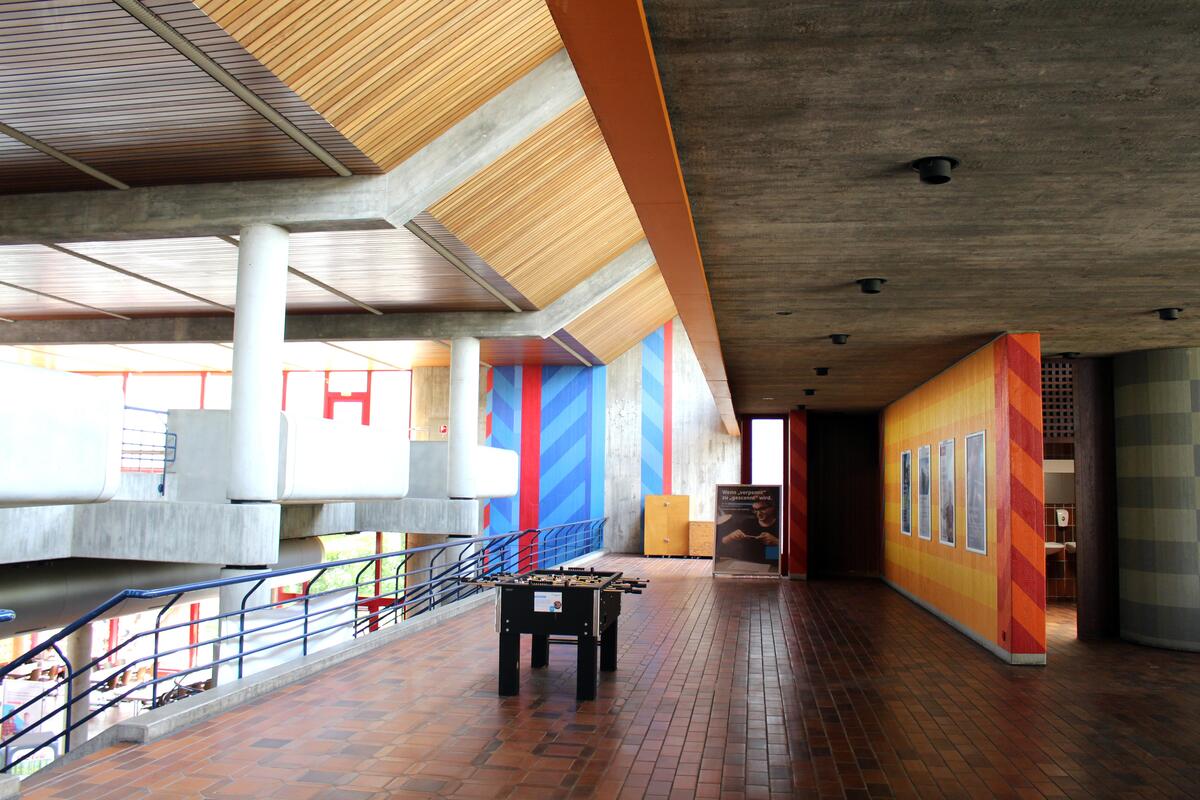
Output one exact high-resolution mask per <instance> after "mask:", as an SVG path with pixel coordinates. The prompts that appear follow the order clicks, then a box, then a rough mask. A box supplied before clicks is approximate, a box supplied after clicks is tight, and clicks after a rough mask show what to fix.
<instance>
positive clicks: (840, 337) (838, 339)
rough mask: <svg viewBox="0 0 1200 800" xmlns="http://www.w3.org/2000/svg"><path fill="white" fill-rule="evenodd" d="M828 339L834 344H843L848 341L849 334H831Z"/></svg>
mask: <svg viewBox="0 0 1200 800" xmlns="http://www.w3.org/2000/svg"><path fill="white" fill-rule="evenodd" d="M829 339H830V340H831V341H832V342H833V343H834V344H845V343H846V342H848V341H850V334H848V333H831V334H829Z"/></svg>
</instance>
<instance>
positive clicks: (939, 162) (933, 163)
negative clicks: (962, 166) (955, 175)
mask: <svg viewBox="0 0 1200 800" xmlns="http://www.w3.org/2000/svg"><path fill="white" fill-rule="evenodd" d="M958 164H959V161H958V159H957V158H955V157H954V156H925V157H924V158H918V159H917V160H916V161H914V162H912V168H913V169H915V170H916V171H917V172H918V173H919V174H920V176H921V183H932V184H939V183H949V182H950V171H951V170H953V169H954V168H955V167H957V166H958Z"/></svg>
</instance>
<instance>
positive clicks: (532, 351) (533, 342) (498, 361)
mask: <svg viewBox="0 0 1200 800" xmlns="http://www.w3.org/2000/svg"><path fill="white" fill-rule="evenodd" d="M479 357H480V359H481V360H483V361H484V363H487V364H491V365H492V366H494V367H499V366H505V365H509V364H555V365H565V366H573V367H579V366H582V364H580V362H579V360H578V359H576V358H575V357H574V356H573V355H571V354H570V353H568V352H567V351H566V350H564V349H562V348H561V347H559V346H558V345H557V344H555V343H554V342H552V341H550V340H549V339H484V340H483V341H482V342H480V343H479ZM449 363H450V362H449V360H447V361H446V364H449Z"/></svg>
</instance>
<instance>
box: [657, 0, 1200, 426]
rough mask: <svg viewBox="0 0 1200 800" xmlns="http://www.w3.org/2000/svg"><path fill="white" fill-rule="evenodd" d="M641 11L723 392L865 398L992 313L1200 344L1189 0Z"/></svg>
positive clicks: (985, 323)
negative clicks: (823, 373) (920, 170)
mask: <svg viewBox="0 0 1200 800" xmlns="http://www.w3.org/2000/svg"><path fill="white" fill-rule="evenodd" d="M645 10H646V15H647V19H648V24H649V29H650V33H651V38H652V41H653V45H654V50H655V55H656V58H657V61H658V68H659V71H660V74H661V77H662V83H663V89H664V93H665V96H666V102H667V107H668V110H669V112H670V116H671V123H672V126H673V130H674V134H675V140H676V145H677V147H678V151H679V157H680V161H681V164H682V168H683V174H684V178H685V182H686V185H687V190H688V193H689V196H690V198H691V202H692V210H693V214H694V217H695V223H696V230H697V234H698V237H699V241H700V247H701V251H702V254H703V257H704V264H705V267H706V271H707V274H708V281H709V287H710V291H711V293H712V298H713V306H714V309H715V313H716V318H717V326H718V331H719V334H720V339H721V347H722V351H723V353H724V357H725V363H726V365H727V369H728V372H729V379H730V385H731V388H732V391H733V396H734V402H735V405H736V406H737V408H738V410H739V411H742V412H767V411H780V410H784V409H786V408H788V407H790V406H792V405H793V404H796V403H807V404H808V406H809V407H810V408H816V409H870V408H878V407H881V406H883V405H885V404H886V403H888V402H890V401H892V400H894V399H896V398H897V397H899V396H901V395H902V394H904V393H905V392H906V391H907V390H909V389H911V388H912V387H914V386H915V385H917V384H919V383H921V382H922V381H924V380H926V379H927V378H929V377H931V376H932V375H933V374H936V373H937V372H938V371H939V370H941V369H943V368H945V367H946V366H948V365H950V364H951V363H953V362H954V361H956V360H957V359H959V358H961V357H962V356H964V355H966V354H967V353H968V352H970V351H971V350H972V349H974V348H975V347H977V346H979V345H980V344H982V343H984V342H985V341H987V340H988V339H989V338H991V337H992V336H994V335H996V334H997V333H1000V332H1003V331H1013V330H1035V331H1040V332H1041V333H1042V337H1043V352H1045V353H1047V354H1050V353H1057V352H1060V351H1079V352H1082V353H1084V354H1107V353H1114V352H1120V351H1127V350H1134V349H1142V348H1153V347H1166V346H1179V345H1185V344H1198V343H1200V283H1198V282H1197V281H1196V280H1195V269H1196V266H1197V265H1200V136H1198V135H1197V133H1198V129H1197V119H1198V117H1197V111H1198V107H1200V44H1198V42H1200V38H1198V37H1200V4H1196V3H1194V2H1189V0H1160V1H1159V2H1136V3H1135V2H1118V1H1117V0H1095V1H1094V2H1089V3H1087V4H1085V6H1084V7H1082V8H1081V7H1080V6H1079V5H1078V4H1074V3H1064V2H1047V1H1045V0H1043V1H1042V2H1003V1H1001V2H992V3H987V4H981V3H978V2H970V0H958V2H949V1H948V2H889V3H853V2H839V3H804V2H791V1H787V2H784V1H781V0H770V1H767V0H755V2H748V0H742V1H741V2H729V0H645ZM941 153H947V154H950V155H953V156H956V157H958V158H960V159H962V165H961V166H960V167H959V169H958V170H956V172H955V173H954V180H953V181H952V182H951V183H949V184H947V185H943V186H927V185H922V184H920V183H919V182H918V181H917V179H916V176H915V173H913V172H912V171H911V170H909V169H908V167H907V164H908V162H909V161H911V160H912V159H913V158H916V157H920V156H926V155H935V154H941ZM876 275H878V276H882V277H885V278H887V279H888V281H889V282H888V284H887V286H886V289H885V291H884V292H883V293H882V294H879V295H874V296H869V295H864V294H861V293H860V292H859V291H858V288H857V286H856V285H855V283H854V281H855V279H857V278H863V277H870V276H876ZM1161 306H1182V307H1185V308H1186V309H1187V311H1185V312H1184V315H1183V318H1182V319H1181V320H1179V321H1177V322H1171V323H1167V322H1161V321H1159V320H1158V318H1157V316H1156V315H1154V314H1153V309H1155V308H1157V307H1161ZM776 311H790V312H792V314H791V315H790V316H786V317H784V316H778V315H776ZM831 333H849V334H850V341H849V344H847V345H846V346H844V347H836V346H834V345H832V344H831V343H830V341H829V339H828V338H827V337H828V335H829V334H831ZM818 366H828V367H830V368H831V370H832V371H831V374H830V375H829V376H828V377H825V378H818V377H816V376H815V375H814V373H813V368H814V367H818ZM805 388H815V389H817V394H816V395H815V396H814V397H807V398H806V397H804V395H803V390H804V389H805ZM767 397H770V398H774V399H772V400H766V399H764V398H767Z"/></svg>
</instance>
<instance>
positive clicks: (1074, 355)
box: [1058, 350, 1079, 360]
mask: <svg viewBox="0 0 1200 800" xmlns="http://www.w3.org/2000/svg"><path fill="white" fill-rule="evenodd" d="M1058 357H1059V358H1065V359H1068V360H1070V359H1072V358H1079V353H1076V352H1075V351H1074V350H1068V351H1066V352H1065V353H1059V354H1058Z"/></svg>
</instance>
